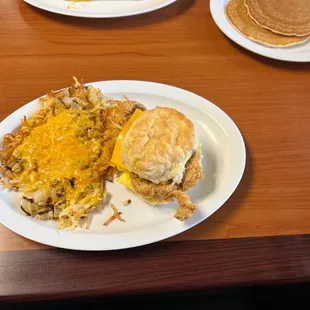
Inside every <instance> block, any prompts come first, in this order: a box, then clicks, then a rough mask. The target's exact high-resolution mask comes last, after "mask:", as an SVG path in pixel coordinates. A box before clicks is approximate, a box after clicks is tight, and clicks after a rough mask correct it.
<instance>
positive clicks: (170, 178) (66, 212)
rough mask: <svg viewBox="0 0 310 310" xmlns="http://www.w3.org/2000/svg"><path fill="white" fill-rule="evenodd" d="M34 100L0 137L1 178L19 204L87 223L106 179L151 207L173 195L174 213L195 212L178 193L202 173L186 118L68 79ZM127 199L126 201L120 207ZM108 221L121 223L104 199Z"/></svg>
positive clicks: (39, 215) (40, 216) (64, 224)
mask: <svg viewBox="0 0 310 310" xmlns="http://www.w3.org/2000/svg"><path fill="white" fill-rule="evenodd" d="M74 80H75V81H74V84H73V85H72V86H71V87H69V88H66V89H63V90H60V91H56V92H50V93H48V94H47V95H46V96H44V97H42V98H40V99H39V104H40V109H39V110H38V111H36V112H35V113H33V114H32V115H31V116H30V117H29V118H26V117H25V116H24V117H23V119H22V120H21V126H20V128H18V130H17V131H16V133H8V134H6V135H5V136H4V139H3V145H2V149H1V150H0V173H1V178H0V181H1V184H2V185H3V186H4V187H5V188H9V189H13V190H15V191H17V192H19V193H20V194H21V199H20V208H21V210H22V211H23V212H24V213H25V214H26V215H27V216H33V217H35V218H36V219H37V220H45V219H53V220H58V221H59V224H58V226H59V229H63V228H69V229H75V228H76V227H78V226H85V227H86V228H88V226H89V222H90V215H91V214H92V212H93V211H95V210H96V209H97V208H98V207H99V206H100V205H102V204H103V202H104V200H105V196H106V189H105V182H106V180H108V181H111V182H113V181H114V179H115V177H116V176H119V171H121V172H122V174H121V175H120V176H119V177H118V179H117V180H118V182H119V183H121V184H123V185H126V186H127V187H128V188H130V189H131V190H132V191H133V192H135V193H136V194H137V195H138V196H140V197H142V198H143V199H144V200H145V201H147V202H148V203H149V204H152V205H159V204H163V203H167V202H170V201H173V200H175V199H176V200H177V201H178V203H179V208H178V210H177V212H176V215H175V217H176V218H177V219H179V220H181V221H183V220H185V219H188V218H190V217H191V216H192V215H193V213H194V212H195V210H196V205H195V204H194V203H192V202H191V200H190V198H189V196H188V195H187V194H186V191H187V190H188V189H190V188H192V187H193V186H195V185H196V184H197V183H198V182H199V181H200V180H202V179H203V169H202V165H201V159H202V151H201V145H200V143H199V141H198V138H197V134H196V130H195V128H194V125H193V123H192V122H191V121H190V120H189V119H188V118H187V117H186V116H185V115H183V114H182V113H180V112H179V111H177V110H175V109H171V108H167V107H156V108H155V109H152V110H148V111H147V110H146V108H145V107H144V106H143V105H142V104H140V103H138V102H136V101H132V100H130V99H128V98H127V97H125V99H124V100H123V101H122V100H107V99H106V98H105V97H104V96H103V94H102V93H101V91H100V90H99V89H96V88H94V87H93V86H91V85H89V86H84V85H82V84H81V83H80V82H79V81H78V80H77V79H76V78H74ZM130 203H131V200H130V199H127V200H126V201H124V202H123V206H127V205H129V204H130ZM110 207H111V209H112V210H113V215H112V216H111V217H110V218H109V219H108V220H107V221H106V222H105V223H104V225H105V226H108V225H109V224H110V223H111V222H113V221H114V220H115V219H118V220H119V221H122V222H124V221H125V220H124V219H123V218H122V217H121V212H119V211H118V210H117V209H116V207H115V206H114V205H113V204H112V203H111V204H110Z"/></svg>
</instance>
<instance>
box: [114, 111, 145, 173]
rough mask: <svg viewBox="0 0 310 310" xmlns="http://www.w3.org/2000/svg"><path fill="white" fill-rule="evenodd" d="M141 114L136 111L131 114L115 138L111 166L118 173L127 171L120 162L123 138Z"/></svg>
mask: <svg viewBox="0 0 310 310" xmlns="http://www.w3.org/2000/svg"><path fill="white" fill-rule="evenodd" d="M142 113H143V111H141V110H139V109H136V111H135V112H134V113H133V114H132V116H131V117H130V119H129V121H128V122H127V124H126V125H125V126H124V127H123V129H122V131H121V132H120V134H119V135H118V137H117V140H116V143H115V147H114V150H113V154H112V158H111V164H112V165H113V166H115V167H116V168H117V169H118V170H119V171H127V168H126V166H125V164H124V163H123V162H122V160H121V147H122V142H123V138H124V137H125V135H126V133H127V132H128V130H129V129H130V127H131V125H132V123H133V122H134V121H135V120H136V119H137V118H138V117H139V116H140V115H141V114H142Z"/></svg>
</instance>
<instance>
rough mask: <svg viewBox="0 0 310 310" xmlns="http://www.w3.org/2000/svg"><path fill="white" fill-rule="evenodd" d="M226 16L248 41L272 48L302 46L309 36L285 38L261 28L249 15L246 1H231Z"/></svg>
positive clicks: (226, 9)
mask: <svg viewBox="0 0 310 310" xmlns="http://www.w3.org/2000/svg"><path fill="white" fill-rule="evenodd" d="M225 14H226V17H227V19H228V20H229V22H230V23H231V25H232V26H233V27H234V28H235V29H236V30H237V31H238V32H240V33H241V34H242V35H244V36H245V37H247V38H248V39H250V40H252V41H254V42H257V43H260V44H262V45H266V46H270V47H287V46H293V45H297V44H301V43H303V42H305V41H306V40H308V38H309V36H308V35H306V36H300V37H297V36H284V35H281V34H277V33H274V32H272V31H270V30H268V29H265V28H263V27H261V26H259V25H258V24H257V23H256V22H254V21H253V20H252V19H251V17H250V16H249V14H248V11H247V8H246V6H245V5H244V0H231V1H230V2H229V3H228V4H227V6H226V8H225Z"/></svg>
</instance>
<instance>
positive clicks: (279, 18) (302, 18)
mask: <svg viewBox="0 0 310 310" xmlns="http://www.w3.org/2000/svg"><path fill="white" fill-rule="evenodd" d="M245 6H246V7H247V10H248V13H249V15H250V17H251V18H252V19H253V20H254V21H255V22H256V23H257V24H258V25H260V26H261V27H263V28H266V29H269V30H271V31H272V32H275V33H279V34H282V35H286V36H298V37H299V36H305V35H309V34H310V1H309V0H294V1H291V0H245Z"/></svg>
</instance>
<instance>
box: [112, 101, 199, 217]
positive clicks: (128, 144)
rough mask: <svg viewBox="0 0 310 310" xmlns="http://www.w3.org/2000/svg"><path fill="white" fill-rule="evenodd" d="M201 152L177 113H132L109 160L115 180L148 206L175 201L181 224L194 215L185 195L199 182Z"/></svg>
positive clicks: (163, 110) (191, 128) (190, 129)
mask: <svg viewBox="0 0 310 310" xmlns="http://www.w3.org/2000/svg"><path fill="white" fill-rule="evenodd" d="M201 159H202V150H201V145H200V143H199V141H198V137H197V133H196V130H195V128H194V125H193V123H192V122H191V121H190V120H189V119H188V118H187V117H186V116H185V115H183V114H182V113H180V112H179V111H177V110H175V109H172V108H167V107H156V108H155V109H153V110H148V111H145V112H142V111H140V110H139V109H137V110H136V111H135V113H134V114H133V115H132V117H131V118H130V120H129V121H128V123H127V124H126V126H124V128H123V130H122V131H121V133H120V135H119V137H118V139H117V142H116V145H115V149H114V152H113V156H112V160H111V162H112V164H114V165H115V166H116V167H117V168H118V169H119V170H120V171H123V173H122V175H121V176H120V177H119V178H118V182H119V183H121V184H123V185H125V186H127V187H128V188H129V189H131V190H132V191H133V192H135V193H136V194H137V195H138V196H140V197H141V198H142V199H144V200H145V201H146V202H148V203H149V204H152V205H160V204H163V203H167V202H171V201H173V200H174V199H176V200H177V201H178V203H179V208H178V210H177V212H176V214H175V217H176V218H177V219H179V220H181V221H184V220H186V219H188V218H190V217H191V216H192V215H193V213H194V212H195V211H196V205H195V204H194V203H192V202H191V200H190V198H189V196H188V195H187V194H186V191H187V190H188V189H190V188H191V187H193V186H195V185H196V184H197V183H198V182H199V181H200V180H202V179H203V169H202V165H201Z"/></svg>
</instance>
